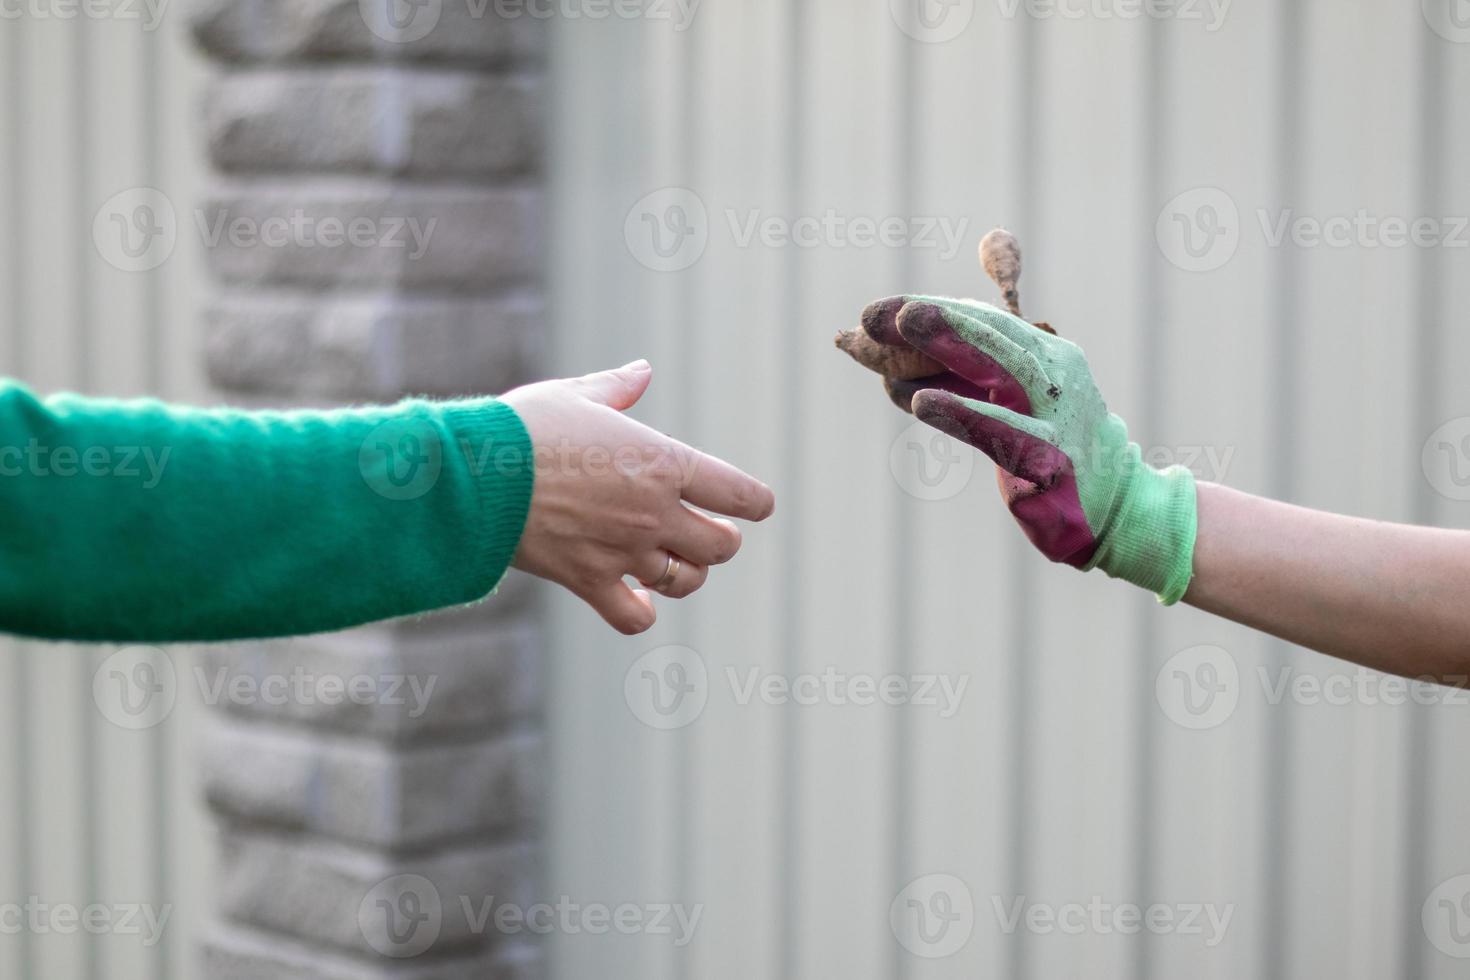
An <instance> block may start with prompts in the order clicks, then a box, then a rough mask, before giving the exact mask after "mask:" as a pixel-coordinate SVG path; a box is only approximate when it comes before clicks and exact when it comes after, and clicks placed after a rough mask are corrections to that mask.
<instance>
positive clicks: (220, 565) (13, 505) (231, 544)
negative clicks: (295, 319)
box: [0, 379, 533, 643]
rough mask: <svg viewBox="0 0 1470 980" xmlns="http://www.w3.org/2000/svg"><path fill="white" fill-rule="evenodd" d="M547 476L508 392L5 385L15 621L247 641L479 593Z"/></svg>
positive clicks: (7, 577) (4, 605) (507, 556)
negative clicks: (385, 395) (270, 405)
mask: <svg viewBox="0 0 1470 980" xmlns="http://www.w3.org/2000/svg"><path fill="white" fill-rule="evenodd" d="M532 473H533V465H532V450H531V443H530V437H529V436H528V435H527V433H526V429H525V427H524V426H523V425H522V424H521V421H520V418H519V417H518V416H517V415H516V413H515V412H514V411H513V410H512V409H511V408H510V407H509V406H508V405H505V404H503V403H501V402H499V401H496V400H494V399H488V398H486V399H477V400H468V401H455V402H441V403H433V402H427V401H418V400H411V401H404V402H401V403H400V404H398V405H394V406H391V407H382V408H356V409H342V410H331V411H289V412H252V411H239V410H233V409H209V410H205V409H188V408H178V407H174V406H170V405H164V404H161V403H159V402H156V401H150V400H144V401H126V402H125V401H109V400H101V399H92V398H84V397H81V396H78V395H69V394H62V395H54V396H51V397H48V398H44V399H41V398H37V397H36V396H35V395H33V394H32V393H31V392H29V391H28V390H26V389H25V388H24V387H21V386H19V385H16V384H13V383H9V382H6V381H4V380H3V379H0V631H5V632H11V633H19V634H24V635H29V636H37V637H45V638H51V639H71V640H110V641H118V642H156V643H164V642H171V641H183V640H194V641H208V640H227V639H240V638H247V637H265V636H283V635H289V634H296V633H311V632H317V631H321V630H331V629H339V628H343V627H348V626H353V625H357V624H360V623H365V622H369V621H372V620H376V619H383V618H387V617H390V616H401V615H405V614H409V613H416V612H422V611H425V610H429V609H435V608H438V607H441V606H450V605H455V604H459V603H465V602H471V601H473V600H476V599H479V598H481V597H483V596H484V595H485V594H486V593H488V592H490V591H491V590H492V589H494V588H495V586H496V585H497V584H498V582H499V580H500V578H501V576H502V575H503V574H504V572H505V570H506V568H507V566H508V565H509V564H510V560H511V557H512V555H513V554H514V552H515V548H516V544H517V543H518V541H519V539H520V535H521V531H522V529H523V527H524V524H525V520H526V513H527V510H528V508H529V506H530V499H531V488H532Z"/></svg>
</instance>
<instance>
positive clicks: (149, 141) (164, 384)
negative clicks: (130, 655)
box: [138, 31, 192, 977]
mask: <svg viewBox="0 0 1470 980" xmlns="http://www.w3.org/2000/svg"><path fill="white" fill-rule="evenodd" d="M140 34H141V37H140V39H139V42H138V43H139V44H140V45H141V46H142V48H143V50H144V55H145V56H144V57H143V59H142V64H141V67H140V70H141V71H142V73H143V86H142V87H143V100H142V104H141V105H140V106H138V113H139V126H140V128H141V130H142V134H143V139H142V147H143V161H142V166H143V171H142V180H143V181H144V183H146V184H148V185H150V186H154V187H157V186H158V184H159V183H161V182H162V181H161V178H162V176H163V175H162V173H161V172H160V167H159V160H158V148H159V143H160V142H161V138H162V130H161V127H160V123H159V113H158V105H159V103H160V101H161V100H162V93H163V91H164V88H163V84H162V78H161V72H162V68H161V67H160V65H161V62H162V61H163V56H162V52H161V51H160V50H159V49H160V48H161V46H162V43H161V41H160V36H159V34H158V33H157V32H152V31H142V32H140ZM189 203H190V204H192V202H189ZM165 268H167V266H163V267H160V268H159V269H155V270H153V271H150V272H148V273H147V274H146V277H145V279H144V286H143V331H144V335H143V338H142V341H143V347H144V356H143V364H144V382H145V384H146V386H147V390H148V392H149V393H150V394H156V395H159V396H166V395H170V394H173V393H174V391H173V386H174V383H175V379H173V378H172V377H169V376H167V375H166V373H165V370H164V364H165V358H164V349H163V348H164V343H163V341H164V332H163V319H164V315H165V313H164V302H163V293H162V285H161V277H162V276H163V275H164V271H163V270H164V269H165ZM184 315H188V314H187V313H185V314H184ZM166 653H167V655H168V656H169V657H170V658H171V659H177V658H175V657H174V656H173V652H172V651H166ZM187 656H189V654H187V653H185V657H187ZM180 724H181V720H180V719H179V717H178V715H177V714H176V715H175V716H174V719H173V721H172V722H171V723H170V724H166V725H158V726H155V727H153V728H151V729H149V731H148V733H147V738H148V748H149V754H150V757H151V761H152V765H151V767H150V768H151V769H152V775H151V777H150V784H151V785H150V786H149V790H150V794H151V796H152V804H153V820H154V828H153V834H154V842H153V855H152V859H153V860H152V864H153V868H152V878H153V881H152V886H151V891H152V892H153V895H154V901H155V902H157V903H159V905H160V906H162V905H164V904H168V903H169V899H170V892H171V890H172V887H173V882H172V878H173V848H174V847H175V846H177V844H178V842H177V841H176V840H175V839H174V836H175V835H174V831H173V826H174V825H173V819H172V817H173V807H174V805H175V802H176V801H175V799H174V791H173V790H174V777H175V775H176V774H175V771H174V769H175V766H174V758H173V753H172V752H171V751H170V749H171V748H172V743H173V741H174V740H175V739H177V738H179V737H180V735H179V733H178V727H179V725H180ZM177 935H178V931H177V930H175V936H177ZM178 941H179V940H178V939H174V940H173V941H169V940H165V941H163V942H160V943H158V944H157V946H156V947H154V952H153V956H154V962H153V973H154V976H157V977H173V976H175V975H176V968H177V964H178V961H177V960H176V959H175V957H174V943H175V942H178Z"/></svg>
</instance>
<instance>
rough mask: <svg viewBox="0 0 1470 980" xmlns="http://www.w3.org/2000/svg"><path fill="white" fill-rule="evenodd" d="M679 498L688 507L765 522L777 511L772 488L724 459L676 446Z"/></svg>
mask: <svg viewBox="0 0 1470 980" xmlns="http://www.w3.org/2000/svg"><path fill="white" fill-rule="evenodd" d="M676 446H677V451H676V458H677V459H678V461H679V467H680V470H681V473H680V481H679V487H680V495H681V496H682V497H683V498H684V500H685V501H686V502H688V503H691V504H693V505H694V506H695V507H699V508H701V509H702V510H707V511H709V512H711V513H714V514H724V515H725V516H726V517H739V518H741V519H743V520H747V521H763V520H765V519H766V518H767V517H770V516H771V513H772V511H774V510H775V509H776V495H775V494H774V493H772V492H771V488H770V487H768V486H766V485H765V484H764V483H762V482H761V481H759V480H757V479H756V478H755V477H753V476H751V475H750V474H749V473H746V472H745V471H744V470H741V469H739V468H738V467H735V466H731V465H730V464H729V463H727V462H725V461H724V460H723V459H717V458H716V457H714V456H710V455H708V454H707V453H702V452H700V451H699V450H697V449H693V448H691V447H689V446H685V445H682V444H676Z"/></svg>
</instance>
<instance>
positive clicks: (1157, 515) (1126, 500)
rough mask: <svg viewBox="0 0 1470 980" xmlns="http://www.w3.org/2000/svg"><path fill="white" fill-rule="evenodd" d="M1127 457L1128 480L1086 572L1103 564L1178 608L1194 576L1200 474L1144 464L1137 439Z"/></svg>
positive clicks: (1104, 566)
mask: <svg viewBox="0 0 1470 980" xmlns="http://www.w3.org/2000/svg"><path fill="white" fill-rule="evenodd" d="M1125 460H1126V461H1125V464H1124V467H1123V469H1124V470H1125V475H1124V477H1123V479H1124V484H1123V486H1121V487H1120V488H1119V492H1118V494H1117V496H1116V498H1115V500H1116V505H1115V506H1114V507H1113V509H1112V513H1111V514H1110V515H1109V517H1108V520H1107V522H1106V525H1105V526H1104V527H1102V528H1100V529H1098V535H1097V537H1098V546H1097V551H1096V552H1095V553H1094V554H1093V556H1092V560H1091V561H1090V562H1088V563H1087V566H1086V567H1085V568H1084V571H1087V570H1091V569H1093V568H1100V569H1102V570H1103V571H1104V572H1106V573H1107V574H1108V575H1110V576H1111V577H1113V578H1120V579H1123V580H1124V581H1125V582H1132V583H1133V584H1134V585H1137V586H1140V587H1142V588H1145V589H1148V590H1149V591H1150V592H1153V593H1155V594H1157V595H1158V597H1159V601H1160V602H1161V603H1163V604H1164V605H1166V606H1172V605H1174V604H1175V603H1176V602H1178V601H1179V600H1180V599H1182V598H1184V593H1185V592H1187V591H1188V590H1189V581H1190V579H1191V578H1193V577H1194V539H1195V533H1196V531H1197V530H1198V511H1197V508H1196V504H1195V487H1194V474H1193V473H1191V472H1190V471H1189V470H1188V469H1186V468H1185V467H1183V466H1171V467H1169V468H1168V469H1166V470H1156V469H1154V468H1153V467H1152V466H1149V465H1147V464H1145V463H1144V462H1143V459H1142V455H1141V453H1140V452H1139V448H1138V445H1137V444H1136V443H1130V444H1129V445H1128V448H1127V450H1126V456H1125Z"/></svg>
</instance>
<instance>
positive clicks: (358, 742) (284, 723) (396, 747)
mask: <svg viewBox="0 0 1470 980" xmlns="http://www.w3.org/2000/svg"><path fill="white" fill-rule="evenodd" d="M205 708H206V709H208V710H211V711H213V712H214V714H212V715H211V716H210V720H209V721H208V722H206V723H205V724H206V725H207V726H209V725H214V726H219V727H221V728H225V729H227V730H228V729H239V730H250V731H252V732H254V733H257V734H258V733H261V732H265V733H267V734H277V735H279V736H280V737H281V740H282V741H292V740H293V739H292V738H291V736H298V738H297V739H294V740H297V741H300V740H309V741H315V742H320V743H322V744H325V745H338V744H344V743H348V744H351V745H353V746H358V747H362V748H364V750H368V749H373V750H377V751H381V752H385V753H391V752H404V751H418V750H421V749H431V748H464V747H467V746H472V745H478V744H480V743H483V742H501V741H508V740H510V739H512V738H523V737H527V736H531V737H536V738H542V737H544V736H545V734H546V727H545V725H544V724H543V723H541V721H542V719H540V718H539V717H531V716H522V718H520V719H518V720H517V721H516V722H515V723H514V724H508V725H504V726H499V725H497V726H495V727H493V728H484V729H475V730H473V731H469V730H465V731H459V732H442V733H441V732H431V733H425V734H424V735H423V736H422V737H420V738H412V739H387V738H383V737H382V736H380V735H377V734H375V733H373V732H370V731H365V730H357V729H348V728H333V727H331V726H328V725H321V724H312V723H311V722H306V721H302V720H300V719H299V718H292V717H289V716H287V717H276V716H273V715H267V714H252V713H249V712H246V711H233V710H230V709H216V708H214V706H211V705H205ZM305 736H309V737H310V738H309V739H304V738H302V737H305Z"/></svg>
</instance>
